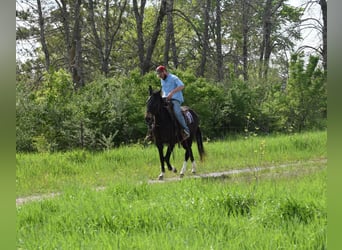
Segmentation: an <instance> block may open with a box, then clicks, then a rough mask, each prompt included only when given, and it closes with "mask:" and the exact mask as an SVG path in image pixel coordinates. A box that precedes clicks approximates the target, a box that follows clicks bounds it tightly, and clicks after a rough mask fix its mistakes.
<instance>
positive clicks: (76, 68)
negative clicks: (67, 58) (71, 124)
mask: <svg viewBox="0 0 342 250" xmlns="http://www.w3.org/2000/svg"><path fill="white" fill-rule="evenodd" d="M81 4H82V0H75V23H74V30H73V41H72V48H71V50H72V51H71V55H72V56H73V61H72V62H73V63H72V79H73V82H74V84H75V89H78V88H80V87H83V86H84V79H83V65H82V64H83V61H82V42H81V30H82V27H81Z"/></svg>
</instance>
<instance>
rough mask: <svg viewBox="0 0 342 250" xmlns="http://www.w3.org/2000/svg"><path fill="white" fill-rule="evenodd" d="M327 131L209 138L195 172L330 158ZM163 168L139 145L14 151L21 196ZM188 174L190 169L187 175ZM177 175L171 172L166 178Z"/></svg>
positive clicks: (138, 178)
mask: <svg viewBox="0 0 342 250" xmlns="http://www.w3.org/2000/svg"><path fill="white" fill-rule="evenodd" d="M326 137H327V134H326V131H322V132H306V133H303V134H291V135H272V136H263V137H261V136H256V137H253V136H251V137H247V138H243V137H242V138H234V139H229V138H228V139H227V140H225V141H216V142H206V143H205V144H204V147H205V150H206V158H205V161H204V162H202V163H201V162H199V160H198V159H199V156H198V153H197V150H196V146H195V145H194V147H193V151H194V154H195V159H196V160H197V163H198V168H197V172H198V173H199V174H201V173H207V172H213V171H223V170H230V169H236V168H246V167H258V166H271V165H277V164H282V163H289V162H294V161H296V162H297V161H308V160H317V159H321V158H326V157H327V151H326V143H327V139H326ZM183 160H184V150H183V149H182V148H178V147H176V148H175V149H174V154H173V155H172V157H171V161H172V164H173V165H174V166H175V167H176V168H177V169H179V170H180V168H181V166H182V163H183ZM159 172H160V163H159V157H158V152H157V149H156V147H155V146H154V145H149V146H147V147H145V146H143V145H140V144H136V145H130V146H121V147H119V148H115V149H113V150H110V151H104V152H98V153H92V152H87V151H83V150H78V151H71V152H64V153H52V154H50V153H37V154H17V155H16V192H17V196H25V195H30V194H38V193H49V192H57V191H62V190H64V189H66V188H68V187H69V186H75V185H76V186H84V187H96V186H108V185H111V184H114V183H121V182H129V183H136V182H146V181H147V180H148V179H155V178H156V177H157V176H158V174H159ZM186 174H187V175H190V174H191V173H190V172H188V173H186ZM172 176H176V174H173V173H171V172H167V175H166V177H172Z"/></svg>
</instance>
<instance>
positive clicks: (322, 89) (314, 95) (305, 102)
mask: <svg viewBox="0 0 342 250" xmlns="http://www.w3.org/2000/svg"><path fill="white" fill-rule="evenodd" d="M318 61H319V58H318V57H315V56H310V58H309V61H308V64H307V66H306V68H305V66H304V60H303V56H301V55H297V54H294V55H292V60H291V65H290V78H289V80H288V83H287V86H286V92H285V95H286V97H285V98H284V99H283V101H285V102H286V105H284V106H285V109H284V113H283V115H284V116H285V117H286V118H287V121H286V125H287V126H291V127H293V128H294V130H296V131H302V130H303V129H310V128H315V127H317V128H320V127H321V126H322V124H321V123H322V120H323V119H324V118H326V115H327V92H326V89H327V88H326V77H325V75H324V72H323V71H322V70H321V69H320V68H319V67H318ZM323 126H324V125H323Z"/></svg>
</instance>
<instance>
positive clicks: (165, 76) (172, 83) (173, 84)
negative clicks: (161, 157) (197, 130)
mask: <svg viewBox="0 0 342 250" xmlns="http://www.w3.org/2000/svg"><path fill="white" fill-rule="evenodd" d="M156 73H157V76H158V77H159V78H160V82H161V87H162V95H163V97H165V98H166V99H167V100H169V101H171V102H172V103H173V111H174V114H175V116H176V118H177V120H178V122H179V124H180V125H181V126H182V127H183V140H186V139H187V138H189V137H190V130H189V127H188V126H187V125H186V122H185V119H184V116H183V114H182V111H181V104H182V103H183V102H184V98H183V93H182V90H183V89H184V87H185V86H184V83H183V82H182V81H181V80H180V79H179V78H178V77H177V76H176V75H174V74H171V73H169V72H168V71H167V70H166V67H165V66H163V65H160V66H158V67H157V69H156Z"/></svg>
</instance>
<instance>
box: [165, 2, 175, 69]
mask: <svg viewBox="0 0 342 250" xmlns="http://www.w3.org/2000/svg"><path fill="white" fill-rule="evenodd" d="M173 4H174V0H167V1H166V15H167V24H166V32H165V33H166V34H165V47H164V65H166V66H169V60H170V55H169V51H170V49H171V52H172V61H173V65H174V67H175V68H177V67H178V56H177V47H176V41H175V31H174V25H173V12H172V11H173Z"/></svg>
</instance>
